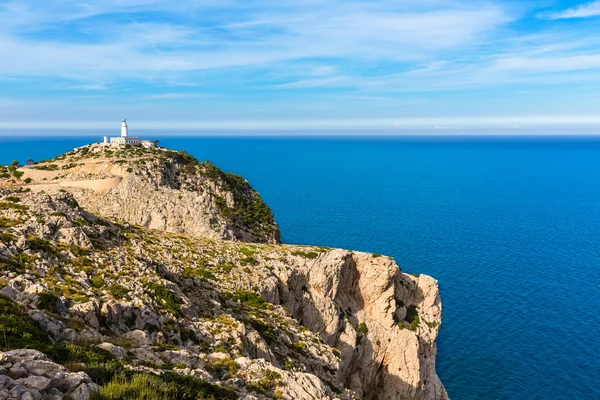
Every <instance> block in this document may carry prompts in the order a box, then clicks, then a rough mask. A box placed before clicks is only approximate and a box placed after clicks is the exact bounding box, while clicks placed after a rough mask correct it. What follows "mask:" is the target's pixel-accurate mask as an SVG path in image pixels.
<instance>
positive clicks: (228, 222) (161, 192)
mask: <svg viewBox="0 0 600 400" xmlns="http://www.w3.org/2000/svg"><path fill="white" fill-rule="evenodd" d="M19 171H20V172H22V173H23V174H24V175H23V176H22V179H28V178H29V179H30V180H31V182H29V187H30V188H31V189H32V190H34V191H39V190H44V191H46V192H50V193H52V192H54V193H56V192H57V191H59V190H60V191H65V190H66V191H69V192H71V193H72V194H73V196H74V197H75V198H76V199H77V201H78V202H79V203H80V204H81V205H82V207H84V208H85V209H86V210H88V211H90V212H94V213H97V214H99V215H102V216H106V217H109V218H113V219H119V220H121V221H126V222H128V223H130V224H135V225H141V226H144V227H147V228H152V229H162V230H167V231H169V232H176V233H187V234H191V235H196V236H203V237H211V238H216V239H229V240H239V241H245V242H261V243H279V227H278V226H277V223H276V222H275V219H274V217H273V214H272V213H271V210H270V209H269V207H268V206H267V205H266V204H265V203H264V202H263V201H262V199H261V198H260V195H259V194H258V193H257V192H256V191H255V190H254V189H252V187H251V186H250V185H249V184H248V182H247V181H246V180H245V179H243V178H241V177H239V176H237V175H234V174H230V173H226V172H223V171H221V170H220V169H218V168H217V167H215V166H214V165H213V164H211V163H210V162H204V163H200V162H198V161H197V160H196V159H195V158H193V157H191V156H190V155H188V154H187V153H185V152H176V151H170V150H167V149H153V150H148V149H144V148H141V147H129V148H111V147H106V146H101V145H100V146H99V145H90V146H85V147H82V148H79V149H76V150H74V151H72V152H70V153H66V154H64V155H62V156H60V157H57V158H56V159H54V160H51V161H49V162H41V163H38V164H36V165H32V166H29V167H25V168H21V169H20V170H19ZM94 189H96V190H94ZM102 189H106V190H102Z"/></svg>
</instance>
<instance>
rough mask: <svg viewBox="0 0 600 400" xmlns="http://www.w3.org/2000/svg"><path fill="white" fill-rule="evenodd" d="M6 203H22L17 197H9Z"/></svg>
mask: <svg viewBox="0 0 600 400" xmlns="http://www.w3.org/2000/svg"><path fill="white" fill-rule="evenodd" d="M6 201H10V202H11V203H20V202H21V199H20V198H19V197H17V196H8V197H7V198H6Z"/></svg>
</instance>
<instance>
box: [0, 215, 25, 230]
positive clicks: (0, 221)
mask: <svg viewBox="0 0 600 400" xmlns="http://www.w3.org/2000/svg"><path fill="white" fill-rule="evenodd" d="M21 222H22V221H20V220H18V219H13V218H6V217H0V228H11V227H13V226H17V225H19V224H21Z"/></svg>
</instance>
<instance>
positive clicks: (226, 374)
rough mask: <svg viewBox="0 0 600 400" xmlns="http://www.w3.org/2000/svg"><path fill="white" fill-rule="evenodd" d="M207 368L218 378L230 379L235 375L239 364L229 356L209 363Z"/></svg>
mask: <svg viewBox="0 0 600 400" xmlns="http://www.w3.org/2000/svg"><path fill="white" fill-rule="evenodd" d="M209 369H210V370H212V372H213V373H214V374H215V375H217V377H219V379H230V378H233V377H235V375H236V374H237V372H238V371H239V369H240V366H239V365H238V364H237V363H236V362H235V361H234V360H232V359H231V358H230V357H227V358H224V359H222V360H218V361H216V362H214V363H213V364H212V365H209Z"/></svg>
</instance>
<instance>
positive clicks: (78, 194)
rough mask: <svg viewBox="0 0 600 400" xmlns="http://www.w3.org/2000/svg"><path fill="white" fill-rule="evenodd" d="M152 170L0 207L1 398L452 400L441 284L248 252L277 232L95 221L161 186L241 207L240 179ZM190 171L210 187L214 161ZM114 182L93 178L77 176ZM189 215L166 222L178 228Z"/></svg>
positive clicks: (17, 195)
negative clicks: (135, 392) (442, 360)
mask: <svg viewBox="0 0 600 400" xmlns="http://www.w3.org/2000/svg"><path fill="white" fill-rule="evenodd" d="M184 157H186V156H185V155H184ZM102 163H104V161H102ZM146 163H150V165H151V167H150V168H148V169H147V173H145V174H144V173H142V171H141V170H140V169H138V170H135V169H134V168H133V167H125V171H127V169H128V168H131V172H128V174H129V175H125V174H124V177H123V181H122V183H120V184H119V185H118V186H116V187H113V188H110V189H106V190H105V191H104V192H96V191H94V190H93V189H84V188H81V187H75V188H73V187H70V186H69V187H63V189H62V190H69V192H71V193H67V192H61V191H60V190H61V189H59V190H58V191H56V192H55V193H44V192H42V191H41V190H35V191H24V190H22V189H14V188H11V189H6V190H5V191H4V193H3V194H2V195H0V296H1V298H0V313H1V314H2V315H0V317H1V318H0V331H4V332H5V333H7V334H6V335H5V339H4V341H2V340H0V350H3V351H6V353H0V375H4V378H2V377H0V397H2V396H5V397H8V398H19V397H18V396H17V392H19V393H21V394H20V396H23V394H24V393H30V395H31V396H32V397H31V398H72V399H80V398H81V399H87V398H89V397H90V395H91V396H92V397H94V396H97V397H96V398H103V399H109V398H122V397H114V396H115V393H117V392H118V391H119V390H125V389H132V388H139V387H140V386H143V387H146V388H151V389H152V392H153V393H156V395H157V396H162V395H164V396H163V397H156V398H232V399H234V398H244V399H258V398H288V399H334V398H338V399H353V398H358V399H427V400H429V399H446V398H447V395H446V393H445V390H444V388H443V386H442V384H441V383H440V381H439V379H438V377H437V375H436V373H435V354H436V345H435V338H436V336H437V334H438V330H439V326H440V323H441V304H440V298H439V291H438V287H437V282H436V281H435V280H434V279H432V278H430V277H427V276H424V275H421V276H419V277H415V276H412V275H407V274H404V273H402V272H401V270H400V268H399V267H398V266H397V265H396V264H395V262H394V261H393V260H392V259H391V258H389V257H384V256H379V255H376V254H367V253H358V252H351V251H346V250H339V249H330V248H324V247H313V246H308V247H302V246H290V245H280V244H273V243H271V244H269V243H249V242H241V241H240V240H242V239H244V238H246V239H257V238H258V237H259V234H263V235H266V236H263V237H262V238H263V239H264V238H267V237H268V238H269V239H268V240H265V241H273V242H274V241H275V240H273V239H274V236H268V234H266V231H265V229H264V226H265V225H264V224H260V227H262V228H256V226H254V229H253V228H252V227H251V226H249V225H235V223H231V222H229V223H226V224H224V225H222V226H221V225H219V228H218V229H217V228H213V229H212V230H210V231H207V232H208V233H207V234H203V233H204V231H201V230H196V231H194V230H193V229H194V227H197V226H198V225H181V224H178V225H169V224H168V223H166V224H164V225H159V226H156V227H157V228H159V229H148V228H147V227H145V226H143V225H144V224H139V225H134V224H133V223H131V221H138V218H140V216H141V215H142V212H141V211H138V210H130V211H129V213H130V215H131V216H129V217H127V218H123V217H122V216H123V215H127V214H125V213H123V212H121V213H120V214H119V218H118V220H117V219H115V218H114V217H113V218H109V217H101V216H99V215H97V214H102V215H109V216H110V215H111V212H110V209H109V208H108V207H109V206H106V207H107V208H104V206H102V207H98V205H97V204H96V203H95V202H96V201H97V199H103V201H106V199H111V201H117V202H121V203H119V204H129V205H130V206H131V207H132V208H135V207H137V206H138V205H139V204H149V201H150V200H147V199H140V198H137V197H140V196H141V197H145V196H147V195H149V193H147V192H145V191H143V192H141V191H133V190H130V189H127V188H126V187H121V185H124V184H125V185H130V186H129V187H130V188H131V187H138V188H143V187H149V186H148V185H150V184H151V183H152V184H154V188H155V189H156V191H158V192H160V193H162V195H164V196H171V198H172V197H173V196H175V197H177V196H178V195H177V191H179V192H183V193H182V194H181V195H182V196H187V194H186V193H185V192H189V193H190V196H192V194H191V193H193V190H194V189H193V188H196V190H197V193H199V194H198V195H199V196H203V195H204V194H203V193H206V191H207V190H208V189H207V188H208V187H209V188H210V190H211V192H210V193H211V194H212V195H213V196H214V197H216V196H219V197H221V198H223V199H225V201H228V200H227V199H228V198H229V199H232V198H233V199H234V202H235V196H236V195H235V194H233V193H231V192H229V193H228V192H227V191H226V189H225V188H227V187H229V188H230V187H231V186H227V185H228V184H227V181H226V179H227V178H221V181H220V182H221V185H220V184H219V180H218V179H217V180H216V183H215V180H213V178H205V177H197V176H186V177H185V178H184V177H182V176H185V175H184V173H182V172H181V169H182V168H185V165H189V164H187V163H186V162H185V161H181V160H178V159H177V158H176V157H172V158H171V157H168V158H162V157H161V158H159V159H154V160H151V161H150V160H148V161H146ZM192 164H193V165H194V166H195V172H194V174H195V175H197V174H200V175H202V174H206V175H208V176H209V177H210V175H211V173H210V172H206V170H202V171H201V172H198V171H199V170H201V169H203V168H210V164H200V163H196V162H192ZM88 165H89V164H88ZM100 168H112V167H109V166H107V165H106V164H102V166H101V167H100ZM100 168H99V169H100ZM161 168H162V172H161ZM25 173H26V174H27V173H28V171H26V172H25ZM219 174H221V173H219ZM31 175H32V176H33V175H35V174H34V173H31ZM106 177H107V173H106V172H105V171H104V170H100V171H93V173H91V172H90V170H89V169H88V170H87V171H84V170H80V171H73V172H72V175H71V176H69V177H67V178H68V179H70V180H69V181H68V182H73V181H77V182H79V181H81V180H84V178H86V179H88V180H96V179H97V178H98V179H100V178H106ZM72 178H77V179H72ZM23 179H26V178H25V177H23ZM210 182H212V185H213V186H211V183H210ZM246 185H247V183H246ZM244 188H246V190H251V189H247V188H249V186H245V185H244ZM36 189H41V188H39V187H38V188H36ZM47 189H48V191H50V192H52V191H53V190H54V189H56V188H52V187H48V188H47ZM26 190H27V189H26ZM92 192H93V193H92ZM215 193H216V194H215ZM253 193H255V192H253V191H252V192H247V193H245V194H244V195H250V197H252V196H253ZM238 196H239V195H238ZM206 198H207V199H208V198H210V196H206ZM238 199H239V197H238ZM214 203H215V202H214V201H212V202H208V203H200V202H199V203H196V204H197V208H196V210H200V209H201V208H202V207H203V206H202V205H201V204H209V206H208V207H212V205H213V204H214ZM83 204H88V205H89V206H90V207H87V209H86V207H84V206H83ZM230 205H231V207H230V209H233V210H235V206H234V204H230ZM94 207H98V208H94ZM228 207H229V206H228ZM175 208H176V205H174V206H173V209H172V210H171V209H169V208H167V209H163V210H167V211H164V213H165V214H161V215H169V218H168V220H169V221H174V219H173V218H172V216H173V215H174V214H175V213H179V212H180V211H176V210H175ZM90 209H92V210H93V211H94V212H93V213H92V212H90ZM115 212H116V211H115ZM188 212H189V209H188ZM190 218H192V219H199V218H198V217H196V216H194V215H192V216H191V217H190ZM224 218H225V217H224ZM152 220H155V219H154V218H153V219H152ZM230 221H231V220H230ZM242 222H243V219H242ZM136 223H137V222H136ZM146 225H148V224H146ZM150 225H152V222H150ZM175 226H177V229H175V228H174V227H175ZM270 226H272V227H275V226H276V225H270ZM182 227H183V228H182ZM227 227H228V228H227ZM228 229H229V230H228ZM170 230H179V231H185V232H184V233H175V232H170ZM226 232H230V233H231V236H229V238H231V239H235V240H223V236H227V235H226V234H225V233H226ZM234 232H236V235H237V236H236V235H234ZM240 232H242V233H245V234H248V235H250V236H243V234H242V233H240ZM38 327H41V328H42V330H41V331H40V330H39V329H38ZM23 348H30V349H32V350H28V351H27V352H24V351H23V350H18V349H23ZM12 349H17V350H13V351H8V350H12ZM34 349H35V350H37V351H38V352H36V351H34ZM42 361H43V363H41V362H42ZM40 363H41V364H40ZM38 364H39V365H42V364H43V366H44V368H41V367H39V368H38ZM65 367H66V368H65ZM66 382H70V383H69V384H67V383H66ZM96 385H100V386H101V387H102V389H101V391H100V394H95V393H94V391H95V390H97V389H98V386H96ZM161 393H162V395H161ZM10 396H13V397H10ZM40 396H41V397H40ZM52 396H55V397H52ZM98 396H99V397H98ZM111 396H113V397H111ZM169 396H171V397H169ZM211 396H212V397H211ZM21 398H24V397H21Z"/></svg>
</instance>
